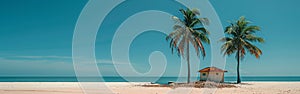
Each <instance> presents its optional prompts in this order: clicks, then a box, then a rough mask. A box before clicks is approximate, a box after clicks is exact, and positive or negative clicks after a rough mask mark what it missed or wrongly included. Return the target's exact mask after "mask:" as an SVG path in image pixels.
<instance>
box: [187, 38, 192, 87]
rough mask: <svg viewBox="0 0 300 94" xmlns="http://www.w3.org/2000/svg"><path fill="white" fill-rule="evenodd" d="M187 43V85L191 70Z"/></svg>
mask: <svg viewBox="0 0 300 94" xmlns="http://www.w3.org/2000/svg"><path fill="white" fill-rule="evenodd" d="M189 45H190V44H189V43H187V50H186V51H187V66H188V78H187V83H190V78H191V74H190V73H191V72H190V70H191V68H190V47H189Z"/></svg>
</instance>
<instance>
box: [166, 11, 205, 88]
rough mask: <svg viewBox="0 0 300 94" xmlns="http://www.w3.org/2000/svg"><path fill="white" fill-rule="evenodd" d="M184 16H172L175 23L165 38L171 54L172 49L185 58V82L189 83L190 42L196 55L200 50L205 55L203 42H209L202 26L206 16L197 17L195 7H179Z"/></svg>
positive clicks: (197, 12)
mask: <svg viewBox="0 0 300 94" xmlns="http://www.w3.org/2000/svg"><path fill="white" fill-rule="evenodd" d="M179 11H180V12H181V13H182V14H183V16H184V18H183V19H182V20H181V19H179V18H178V17H175V16H174V17H173V20H175V22H176V24H175V25H174V27H173V29H174V31H173V32H171V33H170V34H169V35H168V36H167V37H166V40H167V41H170V48H171V50H172V54H173V53H174V49H175V51H176V52H177V54H178V56H182V57H183V58H186V60H187V64H188V79H187V83H190V60H189V59H190V55H189V54H190V52H189V48H190V44H192V45H193V46H194V48H195V51H196V53H197V55H198V56H199V53H200V51H201V53H202V56H203V57H205V50H204V45H203V43H202V42H204V43H208V44H209V43H210V41H209V38H208V37H207V35H208V34H209V32H208V31H207V30H206V29H205V28H204V27H203V25H204V24H208V19H207V18H198V16H199V15H200V13H199V11H198V10H197V9H192V10H190V9H186V10H183V9H180V10H179Z"/></svg>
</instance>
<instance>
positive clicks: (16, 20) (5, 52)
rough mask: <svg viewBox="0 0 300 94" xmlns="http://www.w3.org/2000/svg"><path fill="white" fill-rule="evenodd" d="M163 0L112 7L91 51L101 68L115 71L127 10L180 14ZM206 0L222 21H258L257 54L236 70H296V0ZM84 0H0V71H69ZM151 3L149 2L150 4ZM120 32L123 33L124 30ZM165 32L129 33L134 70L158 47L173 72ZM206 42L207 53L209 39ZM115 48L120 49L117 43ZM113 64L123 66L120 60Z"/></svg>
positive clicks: (175, 62)
mask: <svg viewBox="0 0 300 94" xmlns="http://www.w3.org/2000/svg"><path fill="white" fill-rule="evenodd" d="M155 2H162V3H155ZM166 2H168V1H161V0H153V1H138V0H129V1H128V2H126V3H123V5H122V6H119V7H118V8H115V9H114V10H113V11H112V13H110V14H109V15H108V16H107V18H105V19H104V24H103V25H102V26H101V27H100V29H99V31H98V32H99V33H98V35H97V39H96V46H95V56H96V59H97V64H98V67H99V69H100V71H101V74H103V75H104V76H117V75H118V74H117V72H116V70H115V69H114V65H113V63H112V59H111V58H112V57H111V55H110V54H111V48H110V47H111V44H112V43H111V41H112V37H113V34H114V32H115V30H117V28H118V26H119V25H120V24H121V23H122V22H123V21H124V20H126V18H127V17H128V15H130V14H132V15H133V14H134V13H135V12H136V11H139V10H143V9H161V8H162V9H164V11H167V12H170V13H171V14H173V15H175V16H178V17H181V15H180V13H179V12H178V9H180V8H184V7H183V6H180V5H178V6H166V5H165V4H164V3H166ZM210 2H211V4H212V5H213V7H214V9H215V11H216V12H217V14H218V16H219V18H220V21H221V23H222V25H223V27H225V26H227V25H229V23H228V22H232V21H234V20H237V19H238V18H239V17H240V16H245V17H246V18H247V19H248V20H250V21H251V22H252V23H253V25H258V26H260V27H261V31H262V32H260V33H258V35H259V36H261V37H263V38H265V40H266V42H265V43H264V44H257V45H258V47H260V48H261V49H262V51H263V55H262V56H261V58H260V59H256V58H255V57H254V56H251V55H249V54H247V56H246V58H245V59H244V60H243V61H242V63H241V75H242V76H300V71H299V70H300V69H299V68H298V66H300V63H299V62H298V57H299V56H300V51H299V49H298V48H300V44H299V43H298V42H297V40H300V37H298V34H300V32H298V31H299V29H298V28H297V27H299V26H300V24H299V23H297V22H298V21H299V20H300V18H299V17H300V11H299V6H297V4H299V3H300V1H299V0H284V1H283V0H242V1H241V0H226V1H225V0H210ZM86 3H87V0H1V1H0V12H1V15H0V44H1V46H0V76H74V75H75V72H74V68H73V62H72V39H73V33H74V28H75V26H76V22H77V19H78V18H79V16H80V13H81V11H82V9H83V8H84V6H85V5H86ZM126 4H128V5H126ZM143 4H146V5H143ZM147 4H148V5H147ZM151 4H155V6H150V5H151ZM170 5H171V4H170ZM174 5H176V4H174ZM104 6H105V5H104ZM128 6H131V7H128ZM122 9H123V10H122ZM124 10H125V11H124ZM201 10H203V9H200V12H201ZM99 13H101V11H99ZM154 18H155V17H154ZM156 18H158V19H159V17H156ZM170 20H171V18H170ZM158 23H160V24H164V23H166V22H158ZM136 27H138V26H136ZM170 30H172V29H171V28H170ZM218 32H222V31H218ZM124 36H125V37H126V34H125V35H124ZM165 36H166V35H165V34H163V33H160V32H157V31H155V30H148V31H147V32H145V33H142V34H140V35H138V36H136V37H135V39H134V40H133V41H132V44H131V45H130V51H129V58H130V61H131V64H132V66H133V67H134V68H135V69H136V70H137V71H138V72H141V73H146V72H147V71H148V70H150V69H151V67H150V64H149V60H152V59H149V56H151V54H152V52H153V51H161V52H162V53H163V54H164V55H165V57H166V58H167V59H166V60H167V67H166V70H165V73H164V76H174V75H176V74H178V70H179V68H180V65H181V63H180V58H179V57H178V56H177V55H176V54H175V55H172V54H171V51H170V49H169V43H168V42H167V41H166V40H165ZM206 47H207V51H208V53H209V52H210V47H209V45H206ZM120 49H121V50H122V49H124V50H125V48H122V47H120ZM209 55H210V54H208V56H207V57H205V59H202V58H201V59H200V61H201V62H200V66H199V67H198V69H201V68H205V67H207V66H209V65H210V61H211V60H210V58H211V57H210V56H209ZM154 62H155V61H154ZM116 64H118V66H124V65H122V64H123V63H122V61H120V62H118V63H116ZM198 69H194V70H198ZM225 69H226V70H228V71H229V72H228V73H226V74H225V75H226V76H235V75H236V72H235V71H236V60H235V59H234V57H233V56H229V57H227V61H226V67H225ZM175 70H176V71H175ZM194 74H197V73H194Z"/></svg>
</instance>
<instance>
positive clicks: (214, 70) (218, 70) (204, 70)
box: [199, 67, 227, 72]
mask: <svg viewBox="0 0 300 94" xmlns="http://www.w3.org/2000/svg"><path fill="white" fill-rule="evenodd" d="M199 72H227V71H226V70H222V69H219V68H217V67H206V68H204V69H201V70H199Z"/></svg>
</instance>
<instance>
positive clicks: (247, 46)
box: [221, 16, 264, 83]
mask: <svg viewBox="0 0 300 94" xmlns="http://www.w3.org/2000/svg"><path fill="white" fill-rule="evenodd" d="M249 24H250V22H249V21H247V20H246V19H245V17H243V16H242V17H240V19H239V20H238V21H237V22H236V23H231V25H229V26H227V27H226V30H225V34H226V35H227V36H226V37H224V38H222V39H221V41H223V42H225V43H224V44H223V45H222V47H221V49H222V51H223V53H224V56H225V55H231V54H234V53H235V54H236V56H235V58H236V60H237V83H241V79H240V60H242V59H243V58H244V57H245V54H246V51H248V52H250V54H252V55H255V57H256V58H259V57H260V56H261V55H262V51H261V50H260V49H259V48H258V47H256V46H255V45H253V44H252V43H253V42H258V43H263V42H264V39H263V38H261V37H257V36H256V35H255V34H254V33H256V32H257V31H260V27H258V26H254V25H249Z"/></svg>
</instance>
